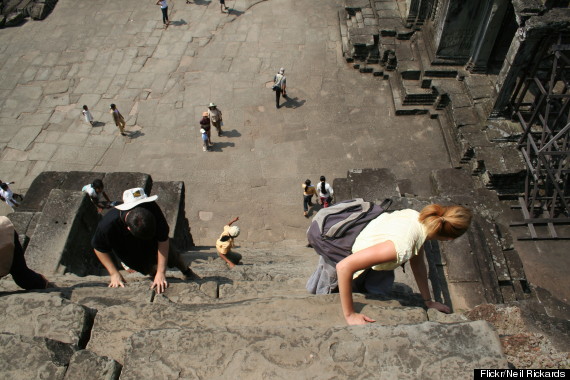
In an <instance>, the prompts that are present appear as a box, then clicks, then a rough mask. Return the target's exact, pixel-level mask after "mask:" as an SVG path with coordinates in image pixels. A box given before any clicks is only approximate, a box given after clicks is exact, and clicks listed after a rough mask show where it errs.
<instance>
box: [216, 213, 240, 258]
mask: <svg viewBox="0 0 570 380" xmlns="http://www.w3.org/2000/svg"><path fill="white" fill-rule="evenodd" d="M238 220H239V217H236V218H235V219H234V220H232V221H231V222H229V223H228V224H226V225H225V226H224V232H222V234H221V235H220V238H219V239H218V240H217V241H216V249H217V251H218V255H220V258H221V259H222V260H224V261H225V262H226V263H227V264H228V266H229V267H230V269H231V268H233V267H235V266H236V265H237V264H238V263H239V262H240V260H241V255H240V254H239V253H235V252H232V248H233V247H234V239H235V238H237V237H238V235H239V232H240V231H239V227H238V226H232V224H234V223H235V222H237V221H238Z"/></svg>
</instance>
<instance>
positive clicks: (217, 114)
mask: <svg viewBox="0 0 570 380" xmlns="http://www.w3.org/2000/svg"><path fill="white" fill-rule="evenodd" d="M208 117H209V118H210V123H211V125H212V127H215V128H216V130H217V131H218V137H219V136H221V135H222V125H223V119H222V111H220V110H219V109H218V106H216V105H215V104H214V103H210V105H209V106H208Z"/></svg>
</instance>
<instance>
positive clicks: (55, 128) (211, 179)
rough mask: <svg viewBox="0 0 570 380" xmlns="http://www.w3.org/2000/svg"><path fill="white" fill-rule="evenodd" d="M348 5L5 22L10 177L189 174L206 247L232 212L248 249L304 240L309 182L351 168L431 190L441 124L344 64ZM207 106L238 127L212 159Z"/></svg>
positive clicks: (440, 159)
mask: <svg viewBox="0 0 570 380" xmlns="http://www.w3.org/2000/svg"><path fill="white" fill-rule="evenodd" d="M340 5H341V2H340V1H325V0H317V1H301V0H293V1H291V0H271V1H251V0H238V1H235V2H234V1H228V6H230V7H231V8H232V10H231V12H230V14H222V13H220V8H219V3H218V2H205V1H196V2H193V3H191V4H186V3H185V2H182V1H175V2H172V4H170V19H171V21H172V24H171V25H170V26H169V27H168V29H166V30H165V29H163V27H162V20H161V14H160V9H159V7H158V6H155V5H154V3H153V2H148V3H140V2H138V1H134V0H127V1H121V2H114V1H109V0H104V1H99V2H89V1H85V0H82V1H70V0H61V1H59V3H58V4H57V6H56V9H55V10H54V12H53V13H52V14H51V15H50V16H49V17H48V19H47V20H45V21H42V22H34V21H28V22H27V23H26V24H24V25H22V26H21V27H16V28H7V29H4V30H2V31H1V32H0V66H1V68H0V99H1V100H0V126H1V128H2V134H1V135H0V147H1V148H2V162H1V164H0V179H2V180H5V181H8V180H10V181H16V184H15V185H13V189H14V190H15V191H16V190H17V191H22V192H24V191H25V190H26V189H27V187H28V186H29V185H30V183H31V181H32V180H33V179H34V178H35V177H36V175H37V174H38V173H40V172H41V171H44V170H87V171H102V172H109V171H140V172H144V173H149V174H151V175H152V177H153V178H154V179H155V180H179V181H184V182H185V184H186V187H187V191H186V194H187V199H186V213H187V217H188V219H189V221H190V225H191V227H192V232H193V235H194V240H195V242H196V243H197V244H198V245H213V242H214V241H215V238H217V234H218V233H219V229H220V227H221V226H222V225H223V224H225V223H227V221H229V220H230V219H231V218H232V217H234V216H236V215H239V216H240V224H241V228H242V231H244V232H245V233H243V234H242V237H243V238H242V239H241V242H242V244H246V245H247V244H257V243H260V242H269V243H270V242H274V241H279V240H289V239H292V240H300V239H302V238H303V236H304V233H305V230H306V227H307V224H308V222H307V220H306V219H305V218H303V216H302V204H301V198H302V197H301V191H300V190H301V188H300V184H301V182H302V181H304V180H305V179H306V178H310V179H312V180H313V181H318V177H319V176H320V175H325V176H327V178H328V179H329V180H330V181H331V182H332V179H334V178H336V177H345V176H346V171H347V170H348V169H352V168H367V167H368V168H370V167H388V168H391V170H392V171H393V172H394V173H395V174H396V176H397V177H398V178H400V179H410V180H411V181H412V186H413V189H414V191H415V192H416V193H417V194H420V195H430V194H431V190H430V184H429V174H430V171H431V169H438V168H445V167H449V161H448V159H447V156H446V153H445V148H444V144H443V139H442V137H441V132H440V130H439V125H438V123H437V121H436V120H430V119H429V118H428V117H426V116H417V117H398V118H396V117H395V116H394V108H393V107H394V106H393V104H392V99H391V96H390V87H389V85H388V81H384V80H382V79H380V78H377V77H372V76H371V75H369V76H367V75H362V74H360V73H358V71H357V70H353V69H352V68H351V67H350V66H349V65H347V64H346V63H345V62H344V59H343V58H342V54H341V46H340V34H339V29H338V16H337V11H338V7H339V6H340ZM280 67H284V68H285V69H286V76H287V81H288V93H289V96H290V99H289V100H288V101H287V102H286V103H285V104H284V106H283V107H282V108H281V109H278V110H277V109H276V108H275V99H274V98H275V97H274V93H273V92H272V91H271V89H270V85H269V83H270V82H271V81H272V78H273V75H274V74H275V73H276V72H277V70H278V69H279V68H280ZM209 102H215V103H217V104H218V106H219V108H220V109H221V110H222V112H223V114H224V124H225V125H224V127H223V128H224V130H225V131H226V133H225V136H223V137H221V138H219V137H215V136H214V137H213V141H214V143H215V146H214V151H213V152H209V153H205V152H203V151H202V147H201V140H200V133H199V129H200V128H199V124H198V120H199V119H200V116H201V113H202V112H203V111H204V110H205V108H206V105H207V104H208V103H209ZM110 103H115V104H117V107H118V109H119V110H120V111H121V112H122V113H123V115H125V117H126V119H127V131H128V134H129V136H127V137H123V136H120V134H119V131H118V128H117V127H115V125H114V123H113V121H112V118H111V115H110V114H109V113H108V109H109V104H110ZM83 104H86V105H88V106H89V108H90V110H91V111H92V114H93V116H94V118H95V120H96V122H97V123H96V125H95V127H91V126H89V125H87V124H86V123H85V122H84V121H83V120H82V118H81V107H82V105H83ZM0 207H2V209H1V211H2V214H6V213H8V212H9V210H8V209H7V207H5V205H2V206H0Z"/></svg>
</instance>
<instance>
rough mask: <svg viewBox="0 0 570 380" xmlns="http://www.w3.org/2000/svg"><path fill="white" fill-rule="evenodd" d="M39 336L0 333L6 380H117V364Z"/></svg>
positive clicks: (1, 357)
mask: <svg viewBox="0 0 570 380" xmlns="http://www.w3.org/2000/svg"><path fill="white" fill-rule="evenodd" d="M76 350H77V348H76V347H74V346H73V345H70V344H67V343H62V342H60V341H57V340H52V339H48V338H43V337H28V336H23V335H18V334H10V333H4V332H2V333H0V368H2V377H3V378H4V379H10V380H29V379H50V380H73V379H84V380H91V379H93V380H96V379H97V380H99V379H106V380H117V379H118V378H119V374H120V372H121V365H120V364H119V363H117V362H116V361H114V360H112V359H109V358H107V357H104V356H103V357H102V356H98V355H96V354H94V353H93V352H90V351H87V350H79V351H76Z"/></svg>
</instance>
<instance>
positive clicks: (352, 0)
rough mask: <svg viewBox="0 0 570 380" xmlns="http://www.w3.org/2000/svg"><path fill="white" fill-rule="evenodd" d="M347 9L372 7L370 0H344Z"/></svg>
mask: <svg viewBox="0 0 570 380" xmlns="http://www.w3.org/2000/svg"><path fill="white" fill-rule="evenodd" d="M344 7H345V8H346V9H362V8H368V7H370V1H369V0H344Z"/></svg>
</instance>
